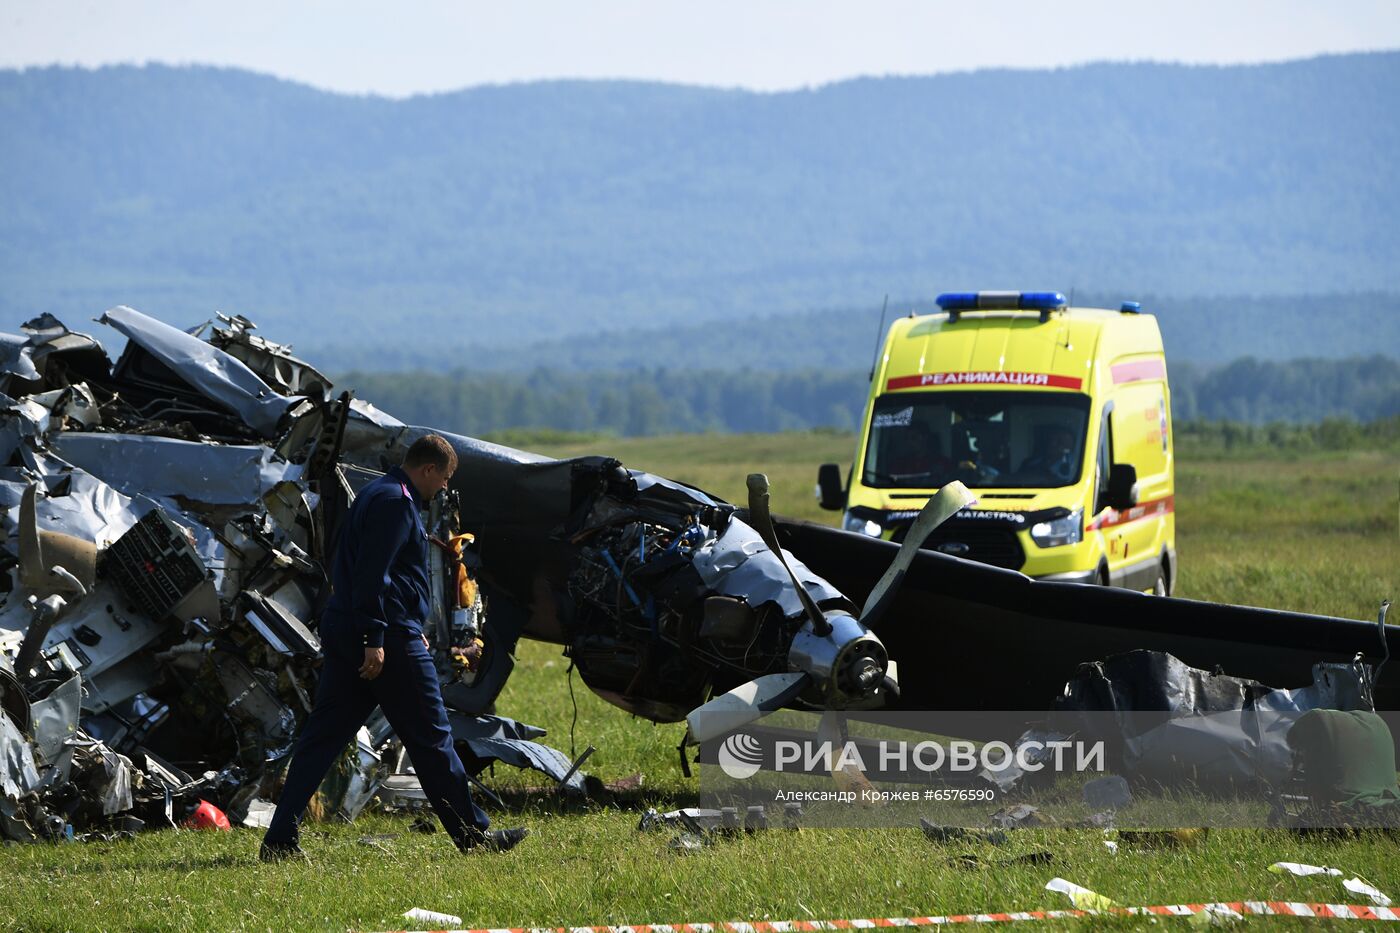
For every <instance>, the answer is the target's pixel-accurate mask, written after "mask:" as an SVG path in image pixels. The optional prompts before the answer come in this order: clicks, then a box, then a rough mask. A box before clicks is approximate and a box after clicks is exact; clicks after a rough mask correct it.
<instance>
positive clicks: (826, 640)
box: [788, 612, 889, 708]
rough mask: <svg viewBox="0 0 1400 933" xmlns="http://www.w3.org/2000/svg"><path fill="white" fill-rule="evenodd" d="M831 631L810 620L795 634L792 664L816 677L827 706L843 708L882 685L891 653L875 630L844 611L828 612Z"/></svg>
mask: <svg viewBox="0 0 1400 933" xmlns="http://www.w3.org/2000/svg"><path fill="white" fill-rule="evenodd" d="M826 622H827V625H828V627H829V630H828V631H827V632H825V633H818V631H817V630H816V628H815V627H814V626H813V625H812V624H811V623H810V622H808V623H807V624H805V625H803V626H802V628H801V630H799V631H798V633H797V634H796V635H795V636H794V637H793V640H792V647H791V649H789V651H788V663H789V664H790V665H791V666H792V668H793V669H794V670H798V671H803V672H805V673H806V674H808V675H809V676H810V677H811V678H812V682H813V684H815V685H816V687H817V689H818V691H819V692H820V694H821V702H822V704H823V705H825V706H828V707H833V708H840V707H842V706H846V705H848V704H851V703H854V702H857V701H860V700H864V699H866V698H868V697H869V696H870V695H871V694H872V693H874V692H875V690H876V689H877V688H878V687H879V686H880V684H881V683H882V682H883V681H884V678H885V670H886V668H887V667H888V666H889V653H888V652H887V651H886V650H885V646H884V644H883V643H882V642H881V641H880V639H879V638H877V637H876V636H875V634H874V633H873V632H871V631H870V630H869V629H867V628H866V627H865V626H863V625H861V624H860V622H858V621H857V620H856V619H855V618H853V617H852V616H850V615H848V614H846V613H844V612H828V613H826Z"/></svg>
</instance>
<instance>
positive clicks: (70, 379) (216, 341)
mask: <svg viewBox="0 0 1400 933" xmlns="http://www.w3.org/2000/svg"><path fill="white" fill-rule="evenodd" d="M100 322H101V323H103V324H106V325H108V326H110V327H112V328H114V329H115V330H116V331H118V332H119V333H120V334H121V335H122V336H123V337H124V338H125V339H126V346H125V349H124V351H123V352H122V354H121V356H120V358H119V359H118V360H117V361H116V363H115V364H113V363H112V362H111V361H110V359H109V357H108V355H107V354H106V352H105V351H104V350H103V348H102V346H101V345H100V344H99V343H98V342H97V341H96V340H95V339H94V338H92V337H90V336H87V335H84V334H79V333H76V332H73V331H70V330H68V328H67V327H65V326H64V325H63V324H61V323H60V322H59V321H57V320H55V319H54V318H52V317H51V316H48V315H45V316H43V317H41V318H38V319H36V320H34V321H30V322H29V323H27V324H25V325H24V327H23V335H22V336H8V335H0V392H3V398H0V402H2V403H3V406H4V409H5V417H4V419H3V421H0V460H3V463H4V466H3V467H0V506H3V508H4V509H5V524H4V530H5V533H6V538H5V540H4V541H3V548H2V549H0V560H3V561H4V567H3V570H4V571H5V572H4V575H3V576H0V589H6V590H7V592H5V593H4V599H3V603H0V708H3V714H0V756H3V758H4V772H3V774H4V783H3V788H0V835H3V836H5V837H8V838H13V839H31V840H32V839H38V838H55V837H60V836H62V835H64V834H65V833H71V832H74V831H77V832H88V831H91V832H97V833H101V832H110V831H112V830H114V829H115V830H122V829H135V828H140V827H141V826H168V825H171V824H173V823H178V822H180V821H181V819H182V817H183V816H184V814H185V813H186V812H188V811H190V810H192V809H193V808H194V805H195V804H196V803H197V802H198V801H199V800H201V799H204V800H209V801H213V802H214V803H216V804H218V805H220V806H222V807H223V808H224V809H226V810H227V811H228V812H229V814H230V815H231V816H232V817H233V818H234V819H235V820H237V821H244V822H245V823H248V824H255V823H256V822H257V821H258V820H259V818H260V815H261V816H265V815H266V812H267V810H268V802H269V800H271V799H273V798H275V794H276V789H277V781H278V779H279V777H280V773H281V771H282V767H283V765H284V764H285V761H286V758H287V756H288V754H289V752H290V749H291V745H292V742H293V739H294V736H295V732H296V728H297V725H298V723H299V721H300V719H301V717H303V716H304V715H305V713H306V712H307V711H308V710H309V707H310V702H311V699H310V698H311V696H312V693H313V690H314V680H315V665H316V658H317V655H318V652H319V644H318V642H317V639H316V635H315V628H316V619H317V617H318V615H319V611H320V608H321V607H322V605H323V604H324V601H325V599H326V597H327V595H328V594H327V593H326V592H325V590H326V586H325V582H326V577H325V572H324V569H323V568H324V565H325V563H326V562H327V561H328V559H329V556H330V554H331V552H332V549H333V548H334V546H335V542H336V536H337V532H338V527H339V523H340V520H341V517H342V516H343V515H344V513H345V510H346V508H347V507H348V505H349V503H350V502H351V501H352V500H353V497H354V495H355V491H356V490H357V489H359V488H361V487H362V486H363V485H364V484H365V483H366V482H368V481H369V480H370V479H372V478H373V477H374V476H376V475H378V474H379V473H380V472H382V471H383V470H385V469H387V468H388V467H389V466H391V465H393V464H396V463H398V462H399V460H400V459H401V457H402V455H403V452H404V451H405V450H406V449H407V447H408V445H409V444H411V443H412V441H413V440H415V439H416V438H417V437H419V436H421V435H422V434H424V433H426V432H427V431H428V430H429V429H428V428H421V427H412V426H407V425H404V424H403V423H401V422H399V421H397V420H395V419H394V418H392V417H389V416H387V415H385V414H384V413H382V412H380V411H378V410H376V409H375V408H374V407H373V406H371V405H369V404H367V403H366V402H363V401H361V400H357V399H353V398H352V397H351V395H350V394H349V393H340V394H337V393H336V391H335V389H334V387H333V386H332V384H331V382H330V381H329V380H328V379H326V377H325V376H323V375H322V374H320V373H319V372H317V371H316V370H315V369H314V368H312V367H311V366H310V365H309V364H307V363H305V362H302V361H301V360H298V359H296V358H295V357H293V356H292V355H291V354H290V352H289V350H288V349H287V348H285V347H283V346H280V345H278V344H275V343H271V342H269V341H266V340H264V339H263V338H261V337H259V336H256V335H254V334H253V333H252V332H251V331H252V330H253V326H252V324H251V323H249V322H248V321H247V320H245V319H243V318H238V317H235V318H227V317H222V316H221V317H220V318H219V320H218V322H211V323H209V324H206V325H204V326H203V327H201V328H196V329H195V331H194V332H192V333H187V332H184V331H181V330H179V329H177V328H174V327H171V326H169V325H166V324H163V323H161V322H159V321H156V320H154V319H152V318H149V317H147V316H145V315H142V314H140V313H139V312H137V311H134V310H132V309H130V308H125V307H119V308H115V309H112V310H111V311H108V312H107V313H106V314H105V315H103V317H102V318H101V319H100ZM205 331H207V336H206V337H204V338H201V337H200V336H199V335H200V334H202V333H204V332H205ZM439 433H444V436H446V437H447V438H448V440H449V441H450V442H451V443H452V444H453V446H454V447H455V448H456V451H457V454H458V457H459V467H458V470H457V473H456V475H455V477H454V479H453V483H452V489H451V490H450V491H449V493H448V494H447V495H446V496H441V497H439V498H438V499H437V500H435V501H434V502H433V503H432V505H431V509H430V515H429V516H428V521H427V523H426V526H427V527H428V528H429V529H430V533H431V534H432V535H433V537H434V541H435V542H436V543H437V544H438V545H439V547H436V548H434V549H433V553H434V555H435V559H434V562H433V567H432V570H433V575H434V581H435V584H436V585H435V588H434V594H433V595H434V599H433V606H432V618H431V619H430V620H429V624H428V625H426V626H425V631H427V632H428V633H429V638H430V640H431V642H432V650H433V653H434V656H435V657H436V658H437V661H438V667H439V673H440V675H441V678H442V682H443V695H444V699H445V700H446V702H447V705H448V707H449V710H450V712H451V715H452V725H453V730H454V733H455V734H456V736H457V738H458V740H459V748H460V749H461V751H462V753H463V757H464V761H465V763H466V764H467V766H468V769H469V771H474V772H477V773H479V772H480V770H481V769H483V768H484V767H485V766H486V765H487V764H488V763H489V762H491V761H494V760H501V761H503V762H506V763H509V764H513V765H518V766H523V767H532V768H536V769H538V770H540V771H543V772H545V773H546V774H549V775H550V776H551V777H552V778H554V779H555V780H556V781H558V782H559V785H560V786H561V787H564V788H573V789H575V790H582V789H583V787H584V781H583V775H582V774H581V773H580V772H579V770H578V762H570V761H569V759H568V758H567V757H565V756H564V755H562V754H561V753H559V752H557V751H554V750H553V749H550V748H548V747H546V746H543V745H540V744H538V743H536V742H534V741H532V740H533V739H534V738H538V737H539V736H540V735H541V733H540V731H539V730H537V729H534V728H533V727H529V726H524V725H522V724H520V723H516V722H514V721H513V720H509V719H505V718H503V717H498V716H494V715H492V714H491V713H492V710H493V709H494V702H495V700H496V698H497V697H498V696H499V694H500V692H501V690H502V688H503V687H504V685H505V683H506V681H507V679H508V677H509V676H510V673H511V669H512V665H513V663H514V661H513V657H512V655H513V652H514V648H515V646H516V644H517V642H518V641H519V639H520V638H522V637H523V638H532V639H539V640H544V641H549V642H554V643H557V644H560V645H562V646H564V650H565V653H566V654H567V655H568V656H569V657H570V658H571V660H572V661H573V664H574V665H575V666H576V667H577V668H578V671H579V674H580V676H581V677H582V679H583V680H584V682H585V683H586V684H587V685H588V686H589V687H590V688H591V689H592V690H594V691H595V692H596V693H598V694H599V695H600V696H602V697H603V698H604V699H606V700H608V701H609V702H611V703H613V704H615V705H617V706H619V707H621V708H622V709H624V710H627V711H629V712H632V713H634V714H636V715H638V716H642V717H644V718H647V719H651V720H654V721H659V722H679V721H682V720H688V722H689V728H688V729H687V734H686V740H688V741H692V742H693V741H701V740H703V739H705V738H707V737H710V736H712V735H715V734H719V733H720V732H722V731H723V730H725V729H728V728H734V727H737V726H739V725H742V724H743V723H745V722H748V721H751V720H753V719H755V718H757V717H758V716H760V715H762V713H763V712H764V711H766V710H770V709H776V708H779V707H783V706H795V707H802V708H816V709H839V710H860V709H870V708H877V707H899V706H903V707H906V708H931V709H991V710H1008V711H1015V710H1033V709H1039V708H1044V707H1045V705H1046V704H1047V703H1048V702H1049V699H1050V698H1051V697H1052V696H1053V695H1054V694H1055V693H1056V692H1057V691H1058V690H1059V689H1060V688H1061V687H1062V686H1063V685H1064V684H1065V682H1066V680H1067V679H1068V678H1069V677H1070V676H1071V675H1073V674H1074V672H1075V669H1076V667H1077V665H1078V664H1079V663H1080V662H1082V661H1085V660H1093V659H1097V658H1102V657H1105V656H1106V655H1109V654H1112V653H1115V652H1117V651H1122V650H1127V649H1133V648H1148V649H1155V650H1163V651H1171V652H1172V653H1173V654H1175V655H1177V656H1179V657H1181V658H1182V659H1183V660H1185V661H1187V662H1188V663H1194V664H1198V665H1202V666H1206V667H1213V666H1215V665H1217V664H1219V665H1223V666H1224V667H1226V668H1227V669H1229V670H1231V672H1232V673H1235V674H1238V675H1240V676H1246V677H1257V678H1259V679H1261V680H1265V681H1268V682H1272V683H1276V684H1279V685H1282V686H1290V685H1296V684H1303V683H1307V682H1308V681H1309V679H1310V673H1311V669H1312V665H1313V664H1314V663H1315V662H1317V661H1319V660H1323V661H1326V660H1337V661H1348V660H1351V659H1352V658H1353V656H1354V655H1356V654H1357V653H1362V652H1364V653H1367V654H1371V653H1373V652H1375V651H1376V649H1377V641H1378V638H1377V629H1376V626H1375V625H1374V624H1371V623H1362V622H1356V621H1352V620H1344V619H1325V618H1319V617H1313V616H1305V615H1300V614H1295V613H1286V612H1273V611H1268V610H1257V609H1249V608H1244V607H1237V606H1215V605H1210V604H1202V603H1194V602H1189V601H1186V600H1177V599H1165V598H1158V597H1148V596H1144V595H1142V594H1137V593H1129V592H1126V591H1120V590H1108V589H1099V588H1095V587H1087V586H1081V585H1077V584H1054V583H1038V582H1033V581H1031V580H1029V579H1027V578H1026V577H1024V576H1022V575H1020V574H1017V573H1015V572H1012V571H1005V570H1001V569H998V568H993V567H987V566H983V565H978V564H972V563H970V562H967V561H964V560H961V559H959V558H955V557H950V556H947V555H942V554H937V553H933V552H930V551H922V550H919V549H918V544H919V543H920V542H921V541H922V540H923V537H924V536H926V534H927V533H928V532H929V531H931V530H932V529H933V528H934V527H935V526H936V525H937V524H938V523H939V522H940V521H942V520H943V519H945V518H947V517H948V516H950V515H951V514H953V513H954V512H956V511H957V510H958V509H960V508H962V507H964V506H966V505H967V504H969V502H970V501H971V497H970V495H969V494H968V493H967V491H966V490H965V489H962V488H961V487H960V486H957V485H956V484H955V485H954V486H951V487H949V488H947V489H945V490H944V491H943V492H942V493H940V494H939V495H938V496H936V497H934V498H933V499H932V500H930V502H929V505H928V506H927V507H926V509H925V510H924V512H923V513H921V515H920V517H919V519H918V520H917V521H916V526H915V527H914V528H913V529H911V531H910V533H909V534H908V536H907V537H906V540H905V542H904V544H903V545H902V546H899V547H896V546H895V545H892V544H889V543H886V542H881V541H873V540H871V539H869V538H865V537H863V536H860V535H854V534H850V533H846V532H842V531H839V530H835V529H829V528H825V527H821V526H817V525H812V524H808V523H802V522H782V521H779V522H775V521H774V520H773V519H772V518H771V516H770V515H769V512H768V495H767V487H766V481H765V480H764V479H763V478H762V477H761V476H758V475H755V476H753V477H750V488H749V502H748V504H747V506H748V507H747V508H746V509H740V508H736V507H735V506H733V505H731V504H729V503H727V502H724V501H722V500H720V499H717V498H715V497H713V496H710V495H707V494H706V493H704V492H702V491H700V490H698V489H695V488H693V487H690V486H686V485H683V484H680V483H676V482H673V481H670V480H667V479H664V478H661V477H658V476H654V475H651V474H648V473H643V472H638V471H635V470H628V469H626V468H625V467H623V466H622V464H620V463H619V462H617V461H616V460H613V459H609V458H606V457H584V458H578V459H574V460H566V461H558V460H552V459H549V458H545V457H541V456H537V455H533V454H529V453H526V452H522V451H517V450H512V449H509V448H505V447H501V446H497V445H493V444H489V443H486V442H483V441H479V440H475V439H472V438H466V437H460V436H455V435H451V434H447V433H446V432H439ZM797 554H800V555H802V559H801V560H799V559H797V557H796V556H795V555H797ZM857 603H859V604H860V605H859V607H858V605H857ZM1381 633H1382V635H1381V637H1382V639H1384V640H1386V641H1388V642H1389V643H1390V645H1391V646H1395V645H1400V638H1397V634H1396V629H1395V627H1393V626H1382V629H1381ZM1387 673H1388V674H1390V675H1391V677H1390V679H1389V680H1386V681H1383V682H1380V683H1377V684H1376V685H1375V690H1374V695H1375V698H1376V701H1377V705H1378V706H1381V707H1382V708H1394V707H1396V705H1397V702H1400V684H1397V680H1400V678H1397V677H1395V676H1394V675H1395V674H1396V670H1395V669H1391V670H1390V671H1387ZM901 674H902V676H901ZM1008 725H1009V728H1015V726H1016V725H1019V723H1017V724H1015V725H1011V724H1008ZM585 754H586V753H585ZM402 758H403V756H402V754H401V750H400V746H399V745H398V743H397V740H396V739H395V738H394V737H393V735H392V732H391V730H390V729H389V728H388V726H387V724H386V723H385V722H384V721H383V720H382V718H378V717H376V718H375V719H372V720H371V722H370V724H369V725H368V726H367V727H366V728H365V729H364V730H362V731H361V733H360V737H359V741H358V747H357V748H356V749H355V750H354V751H353V754H348V755H347V757H346V761H345V767H344V768H342V769H341V771H340V772H339V773H338V774H337V775H336V776H335V777H334V778H333V779H332V781H331V782H330V783H331V784H333V785H335V786H333V787H331V786H328V787H326V788H323V791H325V794H326V799H327V800H328V802H329V804H328V809H330V810H333V811H334V812H337V813H339V814H340V815H342V816H344V817H346V818H353V817H354V815H355V814H356V813H358V812H359V811H360V810H361V809H362V808H363V807H364V806H365V805H366V803H367V802H368V801H370V800H371V799H372V798H373V797H375V796H376V795H377V796H378V797H379V799H380V800H381V801H384V802H386V803H387V804H388V805H391V806H392V805H403V804H411V803H412V802H413V800H414V798H415V786H414V783H415V782H414V779H413V778H412V775H411V774H410V773H407V772H406V771H405V769H404V767H403V765H404V762H403V760H402ZM681 760H682V763H684V762H685V760H686V759H685V756H684V754H683V755H682V759H681ZM416 796H417V797H418V798H419V799H421V792H416Z"/></svg>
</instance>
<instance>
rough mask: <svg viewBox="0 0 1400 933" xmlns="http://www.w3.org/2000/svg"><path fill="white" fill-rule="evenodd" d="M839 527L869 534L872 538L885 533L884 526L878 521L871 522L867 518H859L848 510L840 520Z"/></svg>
mask: <svg viewBox="0 0 1400 933" xmlns="http://www.w3.org/2000/svg"><path fill="white" fill-rule="evenodd" d="M841 527H842V528H845V529H846V530H847V531H854V532H856V533H857V534H862V535H869V536H870V537H872V538H878V537H880V535H882V534H884V533H885V529H884V527H883V526H881V524H880V523H879V522H872V521H871V520H870V519H868V518H860V517H858V516H855V515H852V514H851V513H850V512H847V513H846V516H845V518H843V519H842V520H841Z"/></svg>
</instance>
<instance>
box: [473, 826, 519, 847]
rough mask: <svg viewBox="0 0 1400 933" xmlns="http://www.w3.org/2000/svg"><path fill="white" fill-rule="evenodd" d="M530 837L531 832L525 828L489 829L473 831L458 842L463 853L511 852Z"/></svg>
mask: <svg viewBox="0 0 1400 933" xmlns="http://www.w3.org/2000/svg"><path fill="white" fill-rule="evenodd" d="M528 835H530V830H529V829H527V828H526V827H524V826H517V827H516V828H514V829H488V830H486V831H484V832H483V831H482V830H479V829H473V830H470V831H468V833H467V835H466V837H465V838H463V839H459V840H458V841H457V848H459V849H461V850H462V851H463V852H470V851H472V850H473V849H485V850H486V851H488V852H509V851H510V850H511V849H514V848H515V847H516V846H518V845H520V842H521V840H523V839H524V838H525V837H526V836H528Z"/></svg>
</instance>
